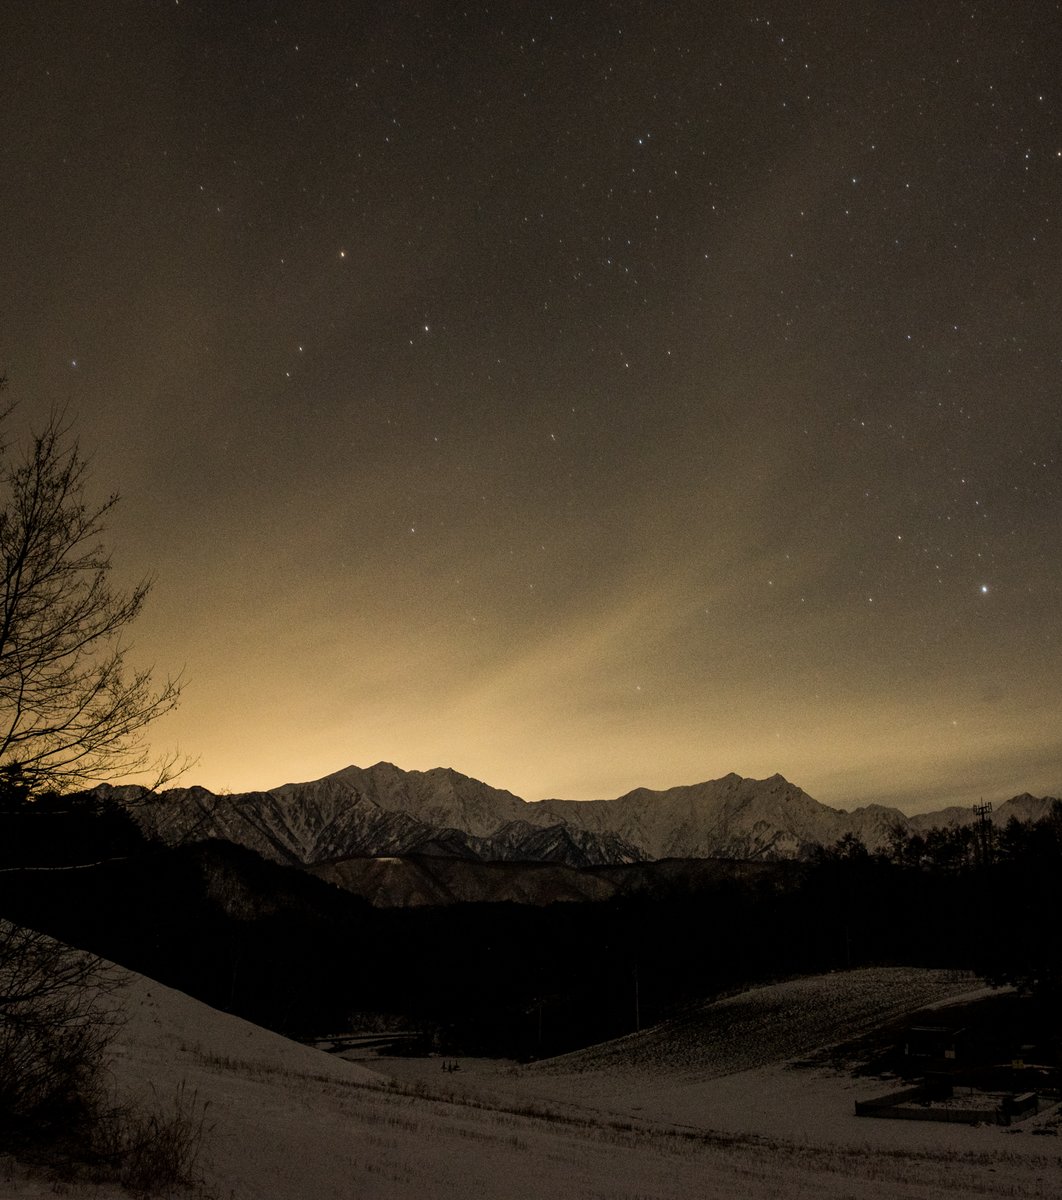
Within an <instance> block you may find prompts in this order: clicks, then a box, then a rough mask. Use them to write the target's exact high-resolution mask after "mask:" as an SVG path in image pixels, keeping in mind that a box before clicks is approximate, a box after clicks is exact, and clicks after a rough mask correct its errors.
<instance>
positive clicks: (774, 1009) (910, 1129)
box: [0, 970, 1062, 1200]
mask: <svg viewBox="0 0 1062 1200" xmlns="http://www.w3.org/2000/svg"><path fill="white" fill-rule="evenodd" d="M972 986H973V984H972V981H970V980H968V979H967V980H964V979H959V978H957V977H955V976H952V975H946V974H945V973H943V972H925V971H914V970H894V971H877V972H866V971H856V972H846V973H840V974H836V975H830V976H824V977H820V978H818V979H814V980H796V981H792V982H790V983H786V984H780V985H776V986H775V987H773V988H760V989H755V990H753V991H750V992H746V993H744V994H743V995H742V996H736V997H732V998H730V999H729V1000H726V1001H721V1002H719V1003H718V1004H716V1005H711V1006H704V1007H702V1008H701V1009H698V1010H693V1011H691V1012H690V1013H689V1014H687V1016H686V1017H684V1018H683V1019H682V1020H681V1021H677V1022H674V1023H672V1024H670V1025H668V1026H663V1027H658V1028H656V1029H654V1030H649V1031H646V1032H644V1033H642V1034H639V1035H635V1036H633V1037H631V1038H624V1039H621V1040H620V1041H618V1042H613V1043H609V1044H607V1045H606V1046H603V1047H597V1048H593V1049H591V1050H588V1051H584V1052H581V1053H580V1054H577V1055H569V1056H566V1057H565V1058H562V1059H555V1060H552V1061H551V1062H548V1063H542V1064H538V1065H537V1066H534V1067H529V1068H515V1067H513V1066H511V1065H510V1066H507V1065H505V1064H499V1063H496V1062H475V1061H472V1060H461V1067H462V1069H461V1070H460V1071H459V1072H457V1073H456V1074H451V1073H448V1072H443V1071H442V1061H441V1060H439V1059H420V1060H416V1059H393V1060H392V1059H388V1060H383V1059H380V1060H371V1065H370V1063H369V1061H368V1060H367V1061H366V1062H362V1063H351V1062H346V1061H343V1060H341V1059H337V1058H333V1057H330V1056H328V1055H327V1054H325V1053H323V1052H321V1051H317V1050H313V1049H310V1048H308V1047H304V1046H300V1045H296V1044H294V1043H292V1042H289V1041H286V1040H285V1039H283V1038H281V1037H278V1036H277V1035H275V1034H271V1033H268V1032H266V1031H264V1030H261V1029H259V1028H257V1027H255V1026H253V1025H249V1024H248V1023H246V1022H244V1021H241V1020H239V1019H237V1018H235V1017H230V1016H227V1015H224V1014H221V1013H218V1012H215V1011H214V1010H212V1009H210V1008H207V1007H206V1006H205V1005H202V1004H199V1003H198V1002H196V1001H194V1000H191V999H189V998H188V997H186V996H183V995H181V994H180V993H177V992H174V991H172V990H170V989H168V988H165V987H162V986H161V985H159V984H156V983H153V982H151V981H149V980H144V979H141V978H136V977H134V978H133V979H132V981H131V982H130V985H129V987H128V988H127V989H126V991H125V993H124V997H123V1000H122V1003H123V1006H124V1008H125V1009H126V1012H127V1015H128V1021H127V1024H126V1026H125V1029H124V1031H123V1032H122V1034H121V1037H120V1039H119V1041H118V1043H117V1045H116V1048H115V1049H116V1053H115V1061H114V1067H113V1071H114V1077H115V1084H116V1087H117V1088H118V1089H119V1090H120V1091H121V1092H125V1093H129V1092H134V1093H140V1094H142V1095H145V1096H149V1095H150V1093H151V1091H152V1089H154V1091H155V1092H156V1093H157V1094H158V1095H159V1096H160V1097H162V1098H165V1097H167V1096H169V1095H171V1094H173V1093H174V1092H175V1090H176V1088H177V1086H178V1084H179V1083H180V1081H181V1080H186V1081H187V1086H188V1087H189V1088H192V1089H195V1090H196V1091H197V1092H198V1094H199V1097H200V1099H201V1100H202V1101H205V1102H208V1103H209V1108H208V1110H207V1119H208V1124H210V1125H211V1126H212V1127H213V1130H212V1133H211V1135H210V1139H209V1143H208V1147H207V1151H206V1154H205V1160H204V1164H203V1166H204V1175H205V1178H206V1184H207V1187H208V1188H209V1190H210V1192H211V1193H212V1194H213V1195H215V1196H217V1197H220V1198H222V1200H230V1198H231V1200H251V1198H254V1200H259V1198H263V1200H264V1198H269V1200H310V1198H313V1200H318V1198H320V1200H332V1198H335V1200H340V1198H342V1200H354V1198H357V1200H375V1198H380V1200H384V1198H387V1200H413V1198H414V1197H416V1198H418V1200H420V1198H431V1197H476V1198H477V1200H480V1198H482V1200H486V1198H489V1197H514V1198H515V1197H527V1198H531V1197H534V1198H539V1197H586V1198H587V1200H590V1198H594V1200H649V1198H653V1200H656V1198H660V1200H664V1198H674V1200H680V1198H682V1200H686V1198H689V1197H711V1198H713V1200H714V1198H719V1200H724V1198H730V1197H734V1198H738V1197H740V1198H741V1200H766V1198H767V1197H776V1198H784V1200H789V1198H794V1200H800V1198H802V1197H809V1198H810V1197H823V1198H824V1200H844V1198H850V1200H861V1198H862V1197H875V1198H877V1197H880V1198H886V1197H890V1198H891V1197H896V1198H900V1197H903V1198H907V1200H915V1198H918V1200H936V1198H938V1197H967V1196H1012V1197H1029V1196H1044V1197H1062V1145H1060V1143H1062V1138H1059V1137H1057V1136H1036V1135H1035V1134H1034V1133H1033V1132H1032V1130H1033V1129H1035V1128H1037V1127H1046V1128H1052V1124H1051V1123H1052V1121H1053V1120H1054V1119H1055V1118H1054V1117H1053V1116H1052V1114H1051V1113H1045V1114H1042V1115H1041V1116H1040V1117H1038V1118H1035V1119H1034V1120H1033V1121H1031V1122H1023V1123H1022V1125H1020V1126H1015V1127H1014V1129H1015V1131H1013V1132H1011V1131H1007V1130H1005V1129H1003V1128H1000V1127H984V1128H962V1127H954V1126H943V1125H941V1126H938V1125H935V1124H931V1123H929V1122H914V1123H907V1122H902V1121H875V1120H868V1119H860V1118H856V1117H855V1116H854V1115H853V1102H854V1100H855V1099H856V1098H857V1097H858V1098H863V1097H866V1096H868V1095H871V1094H875V1091H879V1092H884V1091H888V1090H890V1086H891V1085H889V1084H888V1083H881V1084H873V1083H872V1084H871V1085H869V1086H868V1085H867V1084H865V1083H860V1084H855V1083H854V1082H853V1081H852V1080H851V1079H850V1078H849V1077H848V1076H846V1075H843V1074H840V1073H837V1072H835V1071H831V1070H829V1069H827V1068H826V1067H824V1066H819V1067H808V1066H803V1067H793V1066H791V1065H788V1064H789V1062H790V1061H791V1060H793V1059H794V1058H799V1059H803V1060H805V1061H806V1059H807V1056H808V1054H809V1053H810V1052H811V1051H813V1050H814V1049H816V1048H817V1047H820V1046H822V1045H824V1044H826V1043H828V1042H836V1041H838V1040H841V1039H845V1038H847V1037H850V1036H854V1035H856V1034H858V1033H860V1032H863V1031H865V1030H867V1029H870V1028H873V1027H874V1024H875V1023H878V1024H880V1023H881V1021H882V1020H885V1019H888V1018H889V1017H891V1016H895V1015H897V1014H899V1013H901V1012H907V1011H911V1010H912V1009H915V1008H918V1007H919V1006H920V1005H922V1004H926V1003H929V1002H939V1001H941V1000H946V999H947V998H948V997H949V996H955V995H958V994H960V993H962V992H964V991H965V992H968V991H970V990H971V987H972ZM1054 1128H1057V1126H1054ZM1018 1131H1020V1132H1018ZM53 1194H55V1192H54V1191H53V1184H52V1183H51V1182H50V1181H47V1180H44V1179H42V1178H40V1177H31V1176H29V1175H27V1173H26V1172H25V1171H23V1170H22V1169H21V1168H18V1167H16V1166H14V1165H13V1164H4V1163H2V1162H0V1197H20V1198H21V1197H29V1196H49V1195H53ZM62 1194H66V1195H68V1196H73V1197H77V1198H78V1200H80V1197H83V1196H96V1197H97V1198H98V1200H111V1197H117V1196H119V1195H122V1193H120V1192H119V1191H116V1190H114V1189H111V1190H108V1189H99V1190H93V1189H82V1188H77V1189H64V1191H63V1192H62Z"/></svg>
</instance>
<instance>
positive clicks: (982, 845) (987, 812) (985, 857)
mask: <svg viewBox="0 0 1062 1200" xmlns="http://www.w3.org/2000/svg"><path fill="white" fill-rule="evenodd" d="M974 814H975V816H976V817H977V844H978V847H979V849H980V851H981V862H982V864H987V862H988V861H989V859H990V858H991V856H992V802H991V801H990V800H989V801H988V802H987V803H986V802H985V801H984V800H982V801H981V803H980V804H975V805H974Z"/></svg>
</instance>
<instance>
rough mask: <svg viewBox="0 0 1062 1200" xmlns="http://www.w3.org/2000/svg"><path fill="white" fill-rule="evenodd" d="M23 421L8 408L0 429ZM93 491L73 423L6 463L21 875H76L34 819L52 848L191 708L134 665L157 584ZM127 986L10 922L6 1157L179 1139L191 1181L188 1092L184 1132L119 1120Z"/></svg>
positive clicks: (4, 527)
mask: <svg viewBox="0 0 1062 1200" xmlns="http://www.w3.org/2000/svg"><path fill="white" fill-rule="evenodd" d="M3 383H4V381H3V380H2V379H0V388H2V387H3ZM9 415H10V409H0V424H2V422H3V421H4V419H5V418H7V417H8V416H9ZM2 451H3V448H2V447H0V454H2ZM86 483H87V465H86V462H85V459H84V458H83V457H82V454H81V451H80V449H79V447H78V443H77V440H76V438H75V437H73V435H72V432H71V428H70V425H69V423H68V422H67V420H66V419H65V418H64V417H63V416H62V415H61V414H60V415H54V416H53V417H52V419H51V420H50V421H49V422H48V423H47V425H46V426H45V427H44V429H43V430H42V431H41V432H40V433H38V434H36V435H35V436H34V437H33V438H32V439H31V441H30V444H29V445H28V447H27V448H26V450H25V453H24V454H23V456H22V457H21V458H20V459H16V460H15V461H14V462H10V461H9V460H8V459H6V458H0V815H2V816H3V817H4V818H5V820H4V823H3V825H2V828H3V830H4V831H5V832H6V833H7V834H8V835H9V840H10V842H12V843H13V844H9V845H6V846H5V850H6V851H8V852H9V857H10V860H11V863H12V865H6V866H4V868H3V870H4V872H5V873H6V874H11V875H16V874H18V873H19V872H23V873H24V872H26V871H30V870H51V871H60V870H69V869H73V868H71V867H70V866H69V865H67V864H66V863H65V862H63V863H60V864H57V865H49V866H46V867H42V866H39V865H36V864H34V863H33V862H32V861H31V860H32V858H33V847H35V846H37V845H38V843H41V842H42V839H41V838H40V837H36V836H35V837H33V838H27V837H26V836H25V833H26V830H27V828H28V826H27V821H28V822H30V823H33V822H35V821H38V820H41V819H43V820H44V821H45V822H46V823H47V824H48V826H49V828H48V830H47V831H46V833H45V835H44V837H43V844H45V845H47V844H48V843H49V842H50V841H54V840H55V838H54V837H53V834H60V833H61V829H59V828H58V827H54V826H53V823H52V822H49V821H47V818H49V817H52V818H53V819H56V813H57V812H58V813H59V816H60V817H62V816H63V809H62V805H63V803H65V802H66V801H67V799H68V798H65V797H64V798H59V797H57V796H56V795H55V793H59V792H64V791H67V792H69V791H74V790H75V789H77V788H79V787H84V786H86V785H89V784H91V783H95V782H98V781H100V780H101V779H107V778H110V779H115V778H121V777H123V776H128V775H130V774H133V773H138V772H141V771H143V770H144V769H145V768H147V767H148V766H149V762H150V756H149V754H148V751H147V748H146V746H145V742H144V730H145V728H146V727H147V726H148V725H149V724H150V723H151V722H152V721H154V720H155V719H156V718H157V717H160V716H162V715H163V714H164V713H167V712H169V711H170V710H171V709H173V708H174V706H175V705H176V704H177V701H178V699H179V697H180V681H179V680H167V681H166V683H165V684H163V686H162V687H160V688H157V689H156V688H155V687H154V686H153V685H152V681H151V672H150V670H131V669H130V668H129V667H128V666H127V662H126V655H127V651H128V645H127V643H126V642H125V641H124V635H125V633H126V631H127V629H128V627H129V625H130V624H131V622H133V621H134V620H136V618H137V616H138V615H139V614H140V612H141V609H142V608H143V606H144V601H145V600H146V599H147V596H148V593H149V591H150V589H151V581H150V580H148V579H145V580H142V581H141V582H140V583H138V584H137V585H136V586H135V587H133V588H132V590H122V589H121V588H116V587H114V586H112V584H111V578H110V576H111V555H110V552H109V550H107V549H106V547H105V546H104V545H103V542H102V535H103V532H104V528H105V524H106V520H107V518H108V516H109V515H110V513H111V512H112V510H113V509H114V506H115V504H117V502H118V496H117V495H116V494H114V495H111V496H109V497H107V499H106V500H104V501H103V502H102V503H99V504H94V503H91V502H89V500H88V499H87V497H86ZM174 767H175V760H174V759H173V758H167V759H162V760H159V762H157V763H155V764H154V765H153V767H152V769H153V770H154V772H155V775H154V782H155V784H156V785H158V784H159V783H160V782H162V781H163V780H165V779H167V778H172V776H173V774H175V773H176V772H175V770H174ZM69 803H70V805H71V813H74V814H75V815H79V814H80V815H83V814H84V813H89V815H92V812H93V811H94V810H92V806H91V805H90V804H87V803H84V802H82V803H81V805H80V808H78V807H77V805H78V798H77V797H73V798H69ZM57 804H58V806H59V807H58V808H57ZM70 821H71V816H70V813H67V814H66V824H67V825H69V824H70ZM60 823H61V824H62V822H60ZM75 824H76V822H75ZM12 835H13V836H12ZM83 849H85V848H83ZM79 853H80V851H79ZM4 861H5V862H7V861H8V859H6V858H5V860H4ZM49 861H51V860H49ZM94 865H99V864H93V863H90V862H84V861H78V862H77V863H76V864H75V867H76V868H84V869H91V868H92V867H93V866H94ZM120 981H121V975H120V973H118V972H116V971H115V970H114V968H112V967H111V966H109V965H108V964H107V963H105V962H103V961H102V960H101V959H99V958H98V957H96V956H95V955H94V954H90V953H86V952H84V951H82V950H78V949H74V948H72V947H69V946H65V945H62V944H61V943H59V942H56V941H54V940H52V939H51V938H50V937H47V936H45V934H43V933H41V932H39V931H37V930H35V929H28V928H24V927H23V926H21V925H18V924H13V923H11V922H10V921H8V920H3V919H0V1148H12V1147H13V1148H15V1149H19V1148H22V1147H24V1146H26V1145H29V1144H31V1143H34V1144H43V1143H48V1144H54V1143H57V1142H63V1141H66V1142H69V1143H70V1144H71V1145H72V1146H73V1147H74V1148H75V1149H76V1151H77V1153H81V1154H84V1153H87V1152H88V1151H89V1150H92V1152H93V1153H96V1152H97V1149H98V1147H97V1144H98V1143H99V1142H100V1139H101V1137H102V1136H103V1135H104V1134H106V1138H108V1139H110V1142H111V1143H113V1145H112V1149H113V1150H114V1153H115V1155H117V1157H118V1158H122V1157H123V1156H124V1158H126V1159H128V1158H129V1157H130V1154H132V1152H133V1151H136V1154H140V1153H141V1149H142V1147H141V1143H143V1147H146V1148H147V1150H148V1151H152V1152H153V1151H154V1150H155V1149H157V1147H158V1145H159V1138H158V1137H157V1136H155V1134H157V1133H158V1132H159V1131H161V1132H162V1133H164V1134H165V1135H166V1136H167V1137H168V1138H170V1141H171V1142H173V1141H174V1138H176V1142H175V1145H176V1147H177V1150H178V1151H179V1152H180V1153H179V1155H178V1158H180V1159H181V1161H180V1162H178V1167H181V1168H182V1169H183V1165H182V1164H183V1163H184V1162H185V1161H186V1160H187V1159H188V1158H189V1155H190V1154H192V1152H193V1151H194V1150H195V1149H196V1147H197V1145H198V1137H199V1135H200V1133H201V1125H202V1123H201V1121H200V1122H199V1125H198V1126H197V1125H196V1123H195V1120H194V1119H191V1118H189V1110H188V1108H187V1105H184V1104H183V1101H182V1099H181V1096H180V1095H179V1096H178V1112H177V1116H176V1118H175V1119H174V1121H171V1122H170V1123H169V1124H166V1123H165V1121H162V1120H161V1118H160V1119H156V1118H155V1117H150V1118H145V1120H144V1121H143V1122H141V1124H140V1125H137V1126H135V1128H134V1129H133V1133H134V1134H135V1137H133V1135H132V1134H130V1133H129V1126H128V1121H125V1124H124V1125H123V1124H122V1123H121V1121H119V1119H118V1118H119V1117H122V1114H120V1113H117V1110H114V1111H112V1112H110V1113H109V1114H108V1113H107V1112H105V1105H104V1077H103V1075H102V1066H103V1061H104V1058H103V1056H104V1054H105V1051H106V1049H107V1046H108V1044H109V1042H110V1040H111V1037H112V1035H113V1033H114V1022H113V1013H114V1007H113V1005H111V1004H109V1003H108V1002H107V994H108V993H109V992H110V991H112V990H113V989H114V988H115V987H116V986H118V985H119V983H120ZM116 1114H117V1115H116ZM192 1116H193V1118H194V1113H193V1114H192ZM122 1120H125V1118H124V1117H122ZM134 1124H135V1123H134ZM101 1131H102V1133H101ZM153 1131H154V1132H153ZM174 1131H176V1134H175V1133H174ZM149 1135H151V1136H149ZM130 1139H132V1140H130ZM134 1143H135V1144H134ZM134 1157H135V1155H134ZM123 1169H124V1167H123ZM138 1170H139V1168H138ZM142 1174H143V1173H142V1172H141V1175H142ZM137 1178H140V1175H138V1176H137ZM144 1190H145V1194H146V1189H144Z"/></svg>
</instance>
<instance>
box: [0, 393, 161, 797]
mask: <svg viewBox="0 0 1062 1200" xmlns="http://www.w3.org/2000/svg"><path fill="white" fill-rule="evenodd" d="M6 415H7V414H6V413H5V414H0V419H2V418H3V416H6ZM85 491H86V462H85V460H84V458H83V457H82V455H81V452H80V450H79V447H78V443H77V440H76V439H75V438H74V437H73V436H72V434H71V430H70V427H69V423H68V422H67V421H66V420H65V419H64V418H63V417H62V416H61V415H60V416H53V417H52V419H51V420H50V421H49V422H48V424H47V425H46V426H45V428H44V429H43V430H42V431H41V432H40V433H38V434H36V435H35V436H34V437H33V439H32V442H31V444H30V446H29V447H28V448H27V450H26V453H25V455H24V456H23V458H22V459H21V461H17V462H15V463H13V464H8V463H0V504H2V505H3V507H2V509H0V766H14V765H17V767H18V768H19V769H20V770H21V772H22V774H23V776H24V777H25V779H26V780H27V782H28V783H29V785H30V787H31V789H32V790H33V791H35V792H40V791H42V790H45V789H52V790H57V791H63V790H68V789H70V788H72V787H76V786H81V785H84V784H88V783H95V782H99V781H100V780H102V779H107V778H110V779H114V778H120V777H122V776H127V775H130V774H133V773H136V772H140V771H144V770H147V769H149V767H150V769H151V770H152V771H153V772H154V778H153V780H152V782H153V783H154V784H155V785H156V786H157V785H158V784H160V783H161V782H163V781H165V779H168V778H172V776H173V774H175V771H174V765H175V762H174V759H172V758H170V759H165V760H161V761H160V762H158V763H154V764H151V762H150V758H149V755H148V752H147V750H146V748H145V744H144V740H143V731H144V729H145V727H146V726H147V725H148V724H150V723H151V722H152V721H154V720H155V719H156V718H158V717H160V716H162V715H163V714H164V713H167V712H169V711H170V710H171V709H173V708H174V707H175V705H176V704H177V702H178V700H179V698H180V680H179V679H178V680H172V679H170V680H167V681H166V682H165V683H164V684H163V685H162V686H161V687H160V688H158V689H156V688H155V687H154V686H153V684H152V680H151V671H150V670H130V669H129V667H128V665H127V663H126V654H127V650H128V645H127V644H126V643H125V642H124V641H123V635H124V634H125V632H126V630H127V629H128V627H129V625H130V624H131V622H133V621H134V620H135V619H136V618H137V616H138V615H139V614H140V611H141V609H142V608H143V606H144V601H145V600H146V599H147V596H148V593H149V591H150V589H151V581H150V579H144V580H142V581H141V582H140V583H138V584H137V585H136V586H135V587H134V588H133V589H132V590H131V591H123V590H121V589H117V588H115V587H113V586H112V584H111V582H110V572H111V554H110V551H109V550H107V549H106V548H105V547H104V545H103V544H102V541H101V536H102V533H103V530H104V526H105V522H106V518H107V517H108V515H109V514H110V513H111V511H112V509H113V508H114V506H115V504H117V502H118V496H117V494H112V495H111V496H109V497H108V498H107V499H106V500H104V501H103V502H102V503H100V504H91V503H89V502H87V500H86V496H85Z"/></svg>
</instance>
